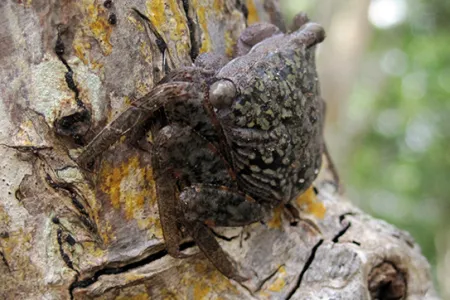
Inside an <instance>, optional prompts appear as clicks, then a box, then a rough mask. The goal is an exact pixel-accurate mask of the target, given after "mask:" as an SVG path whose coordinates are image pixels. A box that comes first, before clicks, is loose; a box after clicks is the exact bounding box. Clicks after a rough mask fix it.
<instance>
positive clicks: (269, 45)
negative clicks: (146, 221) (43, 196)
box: [78, 19, 324, 280]
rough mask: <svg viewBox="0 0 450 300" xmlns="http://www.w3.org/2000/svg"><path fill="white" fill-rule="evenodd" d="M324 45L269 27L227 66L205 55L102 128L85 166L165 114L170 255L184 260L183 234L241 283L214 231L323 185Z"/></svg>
mask: <svg viewBox="0 0 450 300" xmlns="http://www.w3.org/2000/svg"><path fill="white" fill-rule="evenodd" d="M305 21H306V19H305ZM323 38H324V32H323V29H322V27H320V26H319V25H317V24H313V23H306V24H305V25H303V26H302V27H301V28H300V29H299V30H297V31H295V32H293V33H291V34H282V33H280V32H279V30H278V29H277V28H276V27H274V26H273V25H270V24H259V25H255V26H252V27H249V28H247V29H246V30H245V31H244V33H243V36H242V37H241V40H240V41H239V42H238V49H237V53H239V54H241V56H239V57H238V58H235V59H234V60H232V61H230V62H227V63H226V61H225V62H224V60H222V59H218V58H217V56H216V55H203V56H201V57H199V58H198V59H197V60H196V65H197V67H190V68H183V69H180V70H175V71H173V72H172V73H171V74H169V75H168V76H167V77H166V78H164V79H163V80H162V81H161V82H160V83H159V84H158V85H157V86H156V87H155V88H154V89H153V90H152V91H151V92H150V93H149V94H148V95H146V96H144V97H143V98H141V99H138V100H136V101H135V102H134V103H133V106H132V107H130V108H129V109H128V110H127V111H125V112H124V113H122V114H121V115H120V116H119V117H118V118H117V119H116V120H114V121H113V122H112V123H111V124H109V125H108V126H107V127H106V128H105V129H103V130H102V131H101V132H100V133H99V134H98V135H97V136H96V137H95V138H94V139H93V141H92V142H91V143H90V144H89V145H88V147H87V149H86V151H85V152H84V153H83V154H82V155H80V157H79V159H78V162H79V164H80V165H82V166H87V165H88V164H89V163H90V162H91V161H92V160H93V159H94V158H95V157H96V156H97V155H99V154H101V152H103V151H104V150H105V149H107V148H108V147H109V146H110V145H112V144H113V143H114V142H115V141H117V139H118V138H119V137H120V136H121V135H123V134H126V133H130V132H131V133H134V132H138V131H139V130H137V129H139V128H140V127H142V126H143V125H144V124H147V123H148V122H147V121H149V120H150V121H151V120H155V119H157V118H158V116H160V115H161V114H158V113H157V112H161V110H163V111H164V115H165V116H166V118H163V119H159V120H156V124H158V125H157V126H152V133H153V136H154V142H153V144H152V146H151V151H152V166H153V168H154V173H155V182H156V189H157V196H158V206H159V212H160V219H161V224H162V227H163V233H164V239H165V243H166V248H167V250H168V252H169V253H170V254H171V255H173V256H175V257H182V256H183V254H182V253H180V252H179V248H178V246H179V243H180V241H181V240H182V238H183V234H182V232H181V231H180V225H181V226H183V227H184V228H185V229H186V231H187V232H188V234H189V235H190V236H191V237H192V238H193V239H194V240H195V241H196V243H197V245H198V246H199V247H200V249H201V250H202V251H203V252H204V254H205V255H206V256H207V257H208V258H209V259H210V260H211V262H212V263H213V264H214V265H215V266H216V267H217V268H218V269H219V270H220V271H221V272H222V273H223V274H225V275H226V276H228V277H230V278H234V279H237V280H242V279H243V278H242V277H240V276H239V275H237V272H236V270H235V268H234V267H233V264H232V263H231V262H230V260H229V259H228V257H227V255H226V254H225V253H224V252H223V250H222V249H221V247H220V246H219V244H218V243H217V241H216V240H215V238H214V235H213V234H212V233H211V231H210V230H209V229H208V225H209V226H211V225H217V226H242V225H247V224H251V223H254V222H256V221H259V220H261V219H263V218H264V217H265V216H266V215H267V214H268V212H269V211H270V210H271V209H272V208H273V207H275V206H277V205H278V204H280V203H287V202H288V201H290V200H291V199H293V198H294V197H296V196H298V195H299V194H300V193H302V192H303V191H305V190H306V189H307V188H308V187H309V186H310V185H311V183H312V181H313V180H314V179H315V177H316V176H317V173H318V170H319V168H320V164H321V155H322V149H323V140H322V127H323V114H324V107H323V101H322V100H321V98H320V96H319V90H318V89H319V88H318V82H317V74H316V70H315V64H314V49H313V46H314V45H315V44H317V43H319V42H321V41H322V40H323ZM251 46H253V48H251ZM250 48H251V50H250V51H248V49H250ZM247 51H248V53H247Z"/></svg>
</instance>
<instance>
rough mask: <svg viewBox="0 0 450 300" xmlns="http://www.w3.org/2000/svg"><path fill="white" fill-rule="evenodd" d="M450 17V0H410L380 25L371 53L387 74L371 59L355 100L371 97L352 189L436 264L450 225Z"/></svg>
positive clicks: (352, 162)
mask: <svg viewBox="0 0 450 300" xmlns="http://www.w3.org/2000/svg"><path fill="white" fill-rule="evenodd" d="M449 25H450V2H448V1H444V0H442V1H437V0H435V1H420V0H410V1H408V3H407V18H406V20H405V21H404V22H403V23H402V24H400V25H397V26H395V27H392V28H388V29H375V30H374V33H373V38H372V41H371V45H370V48H369V50H368V52H367V54H366V61H369V65H370V64H371V63H374V62H376V61H378V65H379V66H380V69H381V72H382V74H381V76H380V75H375V76H374V74H373V69H371V68H370V67H367V66H366V67H363V68H362V71H361V72H362V73H361V76H360V77H359V78H360V79H359V81H358V82H357V83H356V84H357V85H356V88H355V92H354V93H353V95H352V97H351V101H350V103H349V106H350V108H349V109H350V111H352V110H354V112H353V113H357V111H358V110H359V109H362V108H364V107H365V105H364V103H366V104H367V102H371V103H370V104H369V105H367V107H368V108H370V110H371V112H370V114H368V120H367V124H368V126H367V127H366V128H365V130H364V131H362V132H360V133H359V134H358V136H357V138H355V139H354V140H353V145H352V151H351V153H349V154H348V162H349V164H348V166H349V168H348V169H347V170H346V172H347V178H348V182H349V183H350V185H351V186H352V193H354V194H356V195H357V197H358V198H359V199H362V200H363V202H362V203H361V204H362V205H363V207H364V208H365V209H366V210H369V211H370V212H371V213H372V214H374V215H376V216H378V217H381V218H383V219H386V220H387V221H389V222H391V223H394V224H396V225H398V226H399V227H400V228H403V229H405V230H407V231H409V232H410V233H411V234H412V235H413V237H414V238H415V240H416V241H417V242H418V243H419V244H420V246H421V247H422V251H423V253H424V254H425V256H427V258H428V259H429V260H430V263H431V264H435V263H436V249H435V237H436V232H438V231H439V230H444V229H445V228H448V226H449V225H450V219H449V217H450V201H449V195H450V182H449V175H450V151H449V150H450V139H449V137H450V121H449V118H450V101H449V99H450V55H449V54H450V51H449V50H450V44H449V33H448V29H449V28H450V27H449ZM375 73H377V72H376V71H375ZM374 77H376V78H374ZM368 95H369V96H368ZM366 96H368V97H369V98H370V99H367V98H364V97H366ZM352 107H353V108H352ZM355 110H356V112H355Z"/></svg>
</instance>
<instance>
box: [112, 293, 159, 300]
mask: <svg viewBox="0 0 450 300" xmlns="http://www.w3.org/2000/svg"><path fill="white" fill-rule="evenodd" d="M115 299H116V300H149V299H151V297H150V295H149V294H147V293H146V292H143V293H139V294H135V295H133V294H132V295H130V294H129V293H123V295H119V296H117V297H116V298H115Z"/></svg>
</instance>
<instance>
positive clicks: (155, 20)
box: [146, 0, 166, 28]
mask: <svg viewBox="0 0 450 300" xmlns="http://www.w3.org/2000/svg"><path fill="white" fill-rule="evenodd" d="M146 5H147V12H148V17H149V19H150V21H152V24H153V25H154V26H155V27H156V28H159V27H161V25H163V24H165V23H166V14H165V12H164V7H165V1H164V0H151V1H147V2H146Z"/></svg>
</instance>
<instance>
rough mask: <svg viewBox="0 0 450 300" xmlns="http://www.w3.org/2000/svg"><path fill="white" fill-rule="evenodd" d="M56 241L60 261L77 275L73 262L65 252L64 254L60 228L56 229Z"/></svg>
mask: <svg viewBox="0 0 450 300" xmlns="http://www.w3.org/2000/svg"><path fill="white" fill-rule="evenodd" d="M56 232H57V233H56V240H57V241H58V245H59V254H60V255H61V258H62V260H63V261H64V263H65V264H66V266H67V267H69V269H72V270H74V271H75V272H76V273H77V274H79V272H78V270H76V269H75V268H74V266H73V262H72V260H71V259H70V257H69V255H67V253H66V252H64V249H63V238H62V235H63V234H62V230H61V228H58V230H57V231H56Z"/></svg>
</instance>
